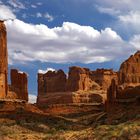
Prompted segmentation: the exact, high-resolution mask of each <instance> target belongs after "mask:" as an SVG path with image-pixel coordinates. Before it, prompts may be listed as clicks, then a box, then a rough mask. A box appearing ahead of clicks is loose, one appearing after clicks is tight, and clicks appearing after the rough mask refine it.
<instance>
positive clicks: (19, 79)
mask: <svg viewBox="0 0 140 140" xmlns="http://www.w3.org/2000/svg"><path fill="white" fill-rule="evenodd" d="M12 92H13V97H14V98H17V99H21V100H26V101H28V81H27V74H26V73H23V72H19V71H18V70H16V69H12V70H11V85H10V87H9V94H8V98H12V95H11V94H10V93H12Z"/></svg>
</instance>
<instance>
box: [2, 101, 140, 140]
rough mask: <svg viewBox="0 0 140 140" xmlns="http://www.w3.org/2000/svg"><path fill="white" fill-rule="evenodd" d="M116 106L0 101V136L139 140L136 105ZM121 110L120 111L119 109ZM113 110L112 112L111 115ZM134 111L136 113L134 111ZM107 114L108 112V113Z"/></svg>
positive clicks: (30, 139) (13, 139)
mask: <svg viewBox="0 0 140 140" xmlns="http://www.w3.org/2000/svg"><path fill="white" fill-rule="evenodd" d="M125 108H126V107H124V108H122V110H121V111H120V110H115V111H116V113H120V114H121V113H122V114H123V115H122V116H121V115H120V114H118V116H119V115H120V116H119V117H118V118H119V119H118V118H116V117H115V116H117V115H115V114H114V112H112V118H111V119H108V114H107V113H105V112H104V110H103V106H102V104H73V105H72V104H69V105H54V106H48V107H47V109H46V108H42V109H39V108H37V107H36V106H35V105H31V104H26V103H24V102H10V101H8V102H5V101H1V102H0V140H92V139H93V140H94V139H95V140H102V139H103V140H110V139H112V140H115V139H116V140H117V139H119V140H126V139H132V140H135V139H136V140H139V139H140V115H139V108H137V109H136V110H137V111H135V112H134V113H132V110H133V107H132V110H131V109H130V112H129V113H130V114H133V115H132V116H131V115H130V116H131V117H130V116H129V118H128V107H127V109H126V110H125ZM122 111H123V112H122ZM113 114H114V116H113ZM134 114H135V115H134ZM109 117H110V116H109Z"/></svg>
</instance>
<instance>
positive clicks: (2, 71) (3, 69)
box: [0, 21, 8, 98]
mask: <svg viewBox="0 0 140 140" xmlns="http://www.w3.org/2000/svg"><path fill="white" fill-rule="evenodd" d="M7 60H8V56H7V32H6V27H5V25H4V22H3V21H0V98H5V97H6V95H7V88H8V82H7V73H8V61H7Z"/></svg>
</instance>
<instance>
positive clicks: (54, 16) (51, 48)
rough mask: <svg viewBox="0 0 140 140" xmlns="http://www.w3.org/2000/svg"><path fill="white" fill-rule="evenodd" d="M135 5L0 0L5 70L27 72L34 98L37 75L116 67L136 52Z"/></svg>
mask: <svg viewBox="0 0 140 140" xmlns="http://www.w3.org/2000/svg"><path fill="white" fill-rule="evenodd" d="M139 5H140V1H139V0H135V2H134V1H133V0H117V1H112V0H28V1H26V0H24V1H23V0H0V19H9V18H10V19H11V18H12V19H14V20H13V21H11V20H8V21H6V22H5V24H6V27H7V32H8V52H9V69H10V68H17V69H20V70H21V71H25V72H27V73H28V75H29V77H28V79H29V93H30V94H35V95H36V94H37V79H36V78H37V72H38V70H47V68H53V69H56V70H58V69H60V68H61V69H63V70H64V71H65V72H66V73H67V72H68V67H69V66H72V65H78V66H82V67H88V68H90V69H93V70H94V69H96V68H102V67H104V68H113V69H115V70H118V69H119V66H120V63H121V62H122V61H123V60H125V59H126V58H127V57H128V56H129V55H130V54H133V53H134V52H135V51H136V50H139V48H140V28H139V27H140V6H139Z"/></svg>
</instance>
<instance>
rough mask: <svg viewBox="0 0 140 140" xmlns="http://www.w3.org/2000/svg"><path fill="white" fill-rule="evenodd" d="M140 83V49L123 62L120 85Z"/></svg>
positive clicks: (120, 71)
mask: <svg viewBox="0 0 140 140" xmlns="http://www.w3.org/2000/svg"><path fill="white" fill-rule="evenodd" d="M122 84H123V85H140V51H137V52H136V53H135V54H134V55H131V56H130V57H129V58H128V59H127V60H126V61H124V62H123V63H122V64H121V67H120V70H119V85H122Z"/></svg>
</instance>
